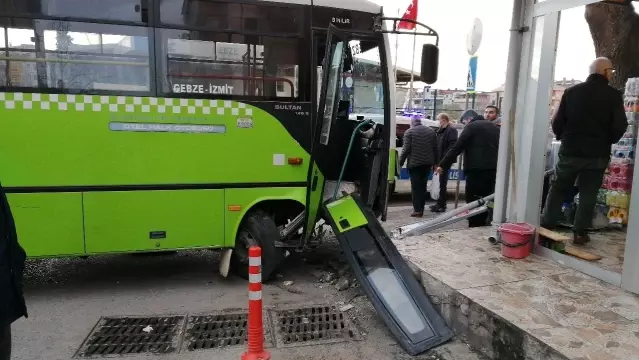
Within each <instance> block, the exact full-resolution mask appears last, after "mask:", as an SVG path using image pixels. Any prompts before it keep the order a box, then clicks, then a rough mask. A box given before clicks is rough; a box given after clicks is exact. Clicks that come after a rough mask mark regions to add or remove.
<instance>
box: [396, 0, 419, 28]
mask: <svg viewBox="0 0 639 360" xmlns="http://www.w3.org/2000/svg"><path fill="white" fill-rule="evenodd" d="M417 1H418V0H413V2H412V3H411V4H410V5H408V9H406V12H405V13H404V16H402V19H404V20H413V21H417ZM397 28H398V29H405V30H415V23H412V22H408V21H400V22H399V25H398V26H397Z"/></svg>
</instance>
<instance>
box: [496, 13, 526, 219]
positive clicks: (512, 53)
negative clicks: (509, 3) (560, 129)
mask: <svg viewBox="0 0 639 360" xmlns="http://www.w3.org/2000/svg"><path fill="white" fill-rule="evenodd" d="M527 3H528V0H513V15H512V23H511V25H510V43H509V48H508V66H507V68H506V84H505V86H504V102H503V104H504V107H503V109H502V112H501V113H502V115H503V117H505V120H506V121H502V123H501V132H500V137H499V153H498V161H497V178H496V182H495V208H494V212H493V224H494V225H499V224H501V223H503V222H504V221H506V211H507V208H508V187H509V183H510V176H509V172H510V168H511V166H513V164H512V162H513V160H514V154H513V151H514V148H513V146H511V145H512V138H513V134H514V127H515V110H516V106H517V87H518V86H517V85H518V84H517V83H518V80H519V66H520V63H521V49H522V41H523V21H524V11H525V9H526V4H527ZM511 157H513V158H511Z"/></svg>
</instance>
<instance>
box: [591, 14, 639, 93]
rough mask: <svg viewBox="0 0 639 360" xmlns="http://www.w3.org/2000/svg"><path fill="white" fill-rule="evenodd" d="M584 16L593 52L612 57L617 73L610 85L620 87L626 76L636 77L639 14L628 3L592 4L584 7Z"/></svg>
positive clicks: (638, 55) (638, 64)
mask: <svg viewBox="0 0 639 360" xmlns="http://www.w3.org/2000/svg"><path fill="white" fill-rule="evenodd" d="M585 17H586V21H587V22H588V26H589V27H590V34H591V36H592V40H593V42H594V45H595V54H596V55H597V57H600V56H605V57H607V58H609V59H610V60H612V63H613V64H614V66H615V69H616V70H617V72H616V74H615V77H614V78H613V80H612V84H611V85H612V86H613V87H615V88H618V89H622V88H623V87H624V86H625V83H626V80H627V79H628V78H631V77H639V41H637V40H638V39H639V15H638V14H637V13H636V12H635V9H634V6H632V5H631V4H630V3H628V4H627V5H612V4H606V3H595V4H590V5H587V6H586V13H585Z"/></svg>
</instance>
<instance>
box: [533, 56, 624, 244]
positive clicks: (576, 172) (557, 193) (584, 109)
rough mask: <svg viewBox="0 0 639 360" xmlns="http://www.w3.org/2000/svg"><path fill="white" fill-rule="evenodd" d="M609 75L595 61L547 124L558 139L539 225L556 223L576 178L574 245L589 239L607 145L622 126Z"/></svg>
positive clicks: (607, 65) (605, 63)
mask: <svg viewBox="0 0 639 360" xmlns="http://www.w3.org/2000/svg"><path fill="white" fill-rule="evenodd" d="M613 74H614V69H613V67H612V62H611V61H610V60H608V59H607V58H598V59H596V60H595V61H594V62H593V63H592V65H591V66H590V76H588V79H587V80H586V82H584V83H581V84H578V85H575V86H573V87H571V88H569V89H567V90H566V91H565V92H564V95H563V96H562V97H561V102H560V103H559V108H558V109H557V112H556V113H555V116H554V117H553V121H552V130H553V132H554V133H555V137H556V138H557V140H561V146H560V148H559V161H558V162H557V164H556V166H555V179H554V180H553V181H552V185H551V186H550V191H549V192H548V197H547V199H546V204H545V208H544V214H543V216H542V220H541V225H542V226H543V227H546V228H551V229H552V228H553V227H555V226H556V224H557V222H558V221H559V220H560V219H561V217H562V216H561V205H562V202H563V200H564V197H565V195H566V194H567V193H568V192H569V191H572V189H573V186H574V184H575V181H576V179H577V178H579V184H578V187H579V206H578V207H577V213H576V214H575V222H574V229H573V232H574V243H575V244H578V245H582V244H585V243H587V242H588V241H590V237H589V236H588V233H587V229H588V228H589V227H590V226H591V223H592V217H593V211H594V208H595V204H596V202H597V193H598V191H599V188H600V187H601V182H602V180H603V176H604V172H605V170H606V168H607V167H608V162H609V161H610V153H611V145H612V144H614V143H616V142H617V141H619V139H621V137H622V136H623V134H624V133H625V131H626V129H627V127H628V121H627V119H626V114H625V110H624V104H623V98H622V95H621V93H620V92H619V91H617V90H616V89H614V88H612V87H611V86H609V85H608V82H609V81H610V79H611V78H612V76H613Z"/></svg>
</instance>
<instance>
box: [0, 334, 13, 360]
mask: <svg viewBox="0 0 639 360" xmlns="http://www.w3.org/2000/svg"><path fill="white" fill-rule="evenodd" d="M10 358H11V325H5V326H4V327H0V360H9V359H10Z"/></svg>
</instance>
